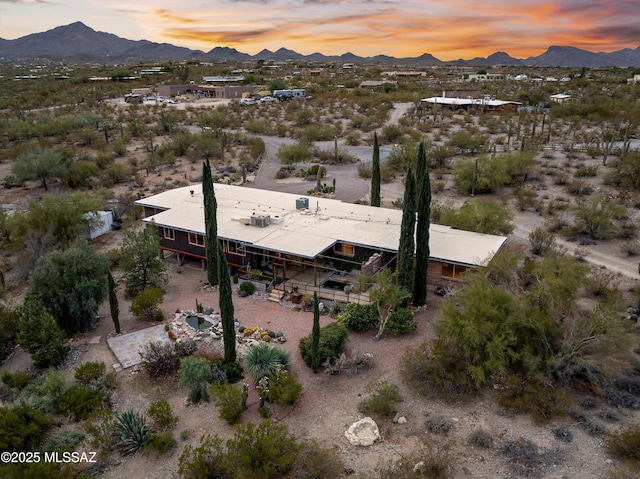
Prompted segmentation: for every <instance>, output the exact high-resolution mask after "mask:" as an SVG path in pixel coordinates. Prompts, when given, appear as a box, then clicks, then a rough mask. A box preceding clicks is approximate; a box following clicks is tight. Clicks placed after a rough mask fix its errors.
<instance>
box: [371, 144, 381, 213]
mask: <svg viewBox="0 0 640 479" xmlns="http://www.w3.org/2000/svg"><path fill="white" fill-rule="evenodd" d="M371 206H378V207H379V206H380V146H379V145H378V134H377V133H375V132H374V133H373V160H372V162H371Z"/></svg>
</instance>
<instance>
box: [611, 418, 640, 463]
mask: <svg viewBox="0 0 640 479" xmlns="http://www.w3.org/2000/svg"><path fill="white" fill-rule="evenodd" d="M604 444H605V447H606V448H607V452H608V453H609V455H610V456H612V457H615V458H616V459H620V460H622V461H630V462H633V463H636V464H638V463H640V425H639V424H635V425H633V426H630V427H628V428H627V429H621V430H619V431H615V432H610V433H608V434H607V435H605V437H604Z"/></svg>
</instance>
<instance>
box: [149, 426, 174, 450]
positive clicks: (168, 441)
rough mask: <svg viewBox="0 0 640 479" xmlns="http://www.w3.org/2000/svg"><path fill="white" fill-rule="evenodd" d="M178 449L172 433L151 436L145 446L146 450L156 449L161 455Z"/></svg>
mask: <svg viewBox="0 0 640 479" xmlns="http://www.w3.org/2000/svg"><path fill="white" fill-rule="evenodd" d="M174 447H176V440H175V438H174V437H173V435H172V434H171V432H170V431H166V432H163V433H160V434H149V436H148V437H147V442H146V443H145V445H144V448H145V449H146V450H150V449H155V450H156V451H158V452H159V453H160V454H166V453H167V452H169V451H170V450H171V449H173V448H174Z"/></svg>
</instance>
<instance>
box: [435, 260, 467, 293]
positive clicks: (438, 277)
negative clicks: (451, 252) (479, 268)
mask: <svg viewBox="0 0 640 479" xmlns="http://www.w3.org/2000/svg"><path fill="white" fill-rule="evenodd" d="M446 264H447V263H443V262H442V261H434V260H429V270H428V271H427V287H428V288H429V289H434V288H435V287H436V286H439V285H445V284H449V283H458V282H459V281H460V280H458V279H454V278H451V277H447V276H443V275H442V272H443V268H444V267H445V265H446ZM461 268H464V267H461Z"/></svg>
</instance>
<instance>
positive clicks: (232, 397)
mask: <svg viewBox="0 0 640 479" xmlns="http://www.w3.org/2000/svg"><path fill="white" fill-rule="evenodd" d="M213 401H214V402H215V404H216V406H218V408H219V409H220V417H221V418H222V419H224V420H225V421H227V423H228V424H236V423H237V422H238V421H239V420H240V416H241V415H242V411H244V409H245V408H244V402H243V399H242V387H240V386H238V385H236V384H219V385H216V386H214V387H213Z"/></svg>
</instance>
